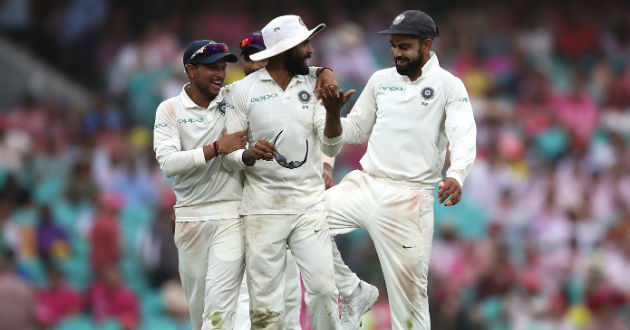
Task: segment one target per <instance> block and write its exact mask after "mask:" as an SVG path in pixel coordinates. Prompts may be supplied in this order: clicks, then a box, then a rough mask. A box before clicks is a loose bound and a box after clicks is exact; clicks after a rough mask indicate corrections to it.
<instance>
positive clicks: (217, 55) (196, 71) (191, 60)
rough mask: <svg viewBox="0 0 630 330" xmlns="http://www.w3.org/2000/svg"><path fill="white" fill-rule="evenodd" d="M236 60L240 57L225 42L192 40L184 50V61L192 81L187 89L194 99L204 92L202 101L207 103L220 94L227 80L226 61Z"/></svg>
mask: <svg viewBox="0 0 630 330" xmlns="http://www.w3.org/2000/svg"><path fill="white" fill-rule="evenodd" d="M236 61H238V58H237V57H236V55H234V54H232V53H230V52H229V51H228V47H227V45H226V44H224V43H219V42H214V41H212V40H197V41H193V42H191V43H190V44H189V45H188V46H187V47H186V51H184V58H183V62H184V68H185V70H186V74H187V75H188V77H189V78H190V82H191V84H190V85H189V89H188V90H187V91H188V92H190V93H191V98H192V99H193V101H194V100H195V97H201V95H199V94H202V95H203V98H204V100H203V102H202V103H204V104H206V103H210V101H211V100H212V99H214V98H215V97H216V96H217V95H219V91H220V90H221V87H222V86H223V81H224V80H225V69H226V67H227V64H226V62H232V63H233V62H236Z"/></svg>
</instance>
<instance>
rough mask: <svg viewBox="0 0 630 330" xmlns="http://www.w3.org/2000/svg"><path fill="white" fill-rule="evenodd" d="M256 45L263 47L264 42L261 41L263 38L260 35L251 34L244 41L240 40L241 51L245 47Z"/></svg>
mask: <svg viewBox="0 0 630 330" xmlns="http://www.w3.org/2000/svg"><path fill="white" fill-rule="evenodd" d="M251 45H257V46H262V47H265V42H264V41H263V37H262V36H261V35H257V34H252V35H249V36H247V37H245V39H243V40H241V49H244V48H245V47H247V46H251Z"/></svg>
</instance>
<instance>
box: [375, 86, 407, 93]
mask: <svg viewBox="0 0 630 330" xmlns="http://www.w3.org/2000/svg"><path fill="white" fill-rule="evenodd" d="M379 89H380V90H382V91H387V92H402V90H403V88H402V87H379Z"/></svg>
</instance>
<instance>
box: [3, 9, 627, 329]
mask: <svg viewBox="0 0 630 330" xmlns="http://www.w3.org/2000/svg"><path fill="white" fill-rule="evenodd" d="M406 9H421V10H424V11H426V12H427V13H429V14H430V15H431V16H433V18H434V19H435V20H436V22H437V25H438V26H439V29H440V38H438V39H437V41H436V42H435V43H434V50H435V52H436V53H437V55H438V58H439V60H440V63H441V65H442V67H444V68H446V69H447V70H449V71H451V72H452V73H454V74H455V75H457V76H458V77H460V78H461V79H462V80H463V81H464V83H465V85H466V87H467V89H468V92H469V94H470V97H471V100H472V105H473V110H474V114H475V118H476V122H477V126H478V137H477V143H478V155H477V160H476V162H475V165H474V167H473V169H472V172H471V174H470V176H469V177H468V179H467V181H466V183H465V186H464V197H463V200H462V202H461V203H460V204H459V205H457V206H456V207H452V208H444V207H441V206H439V205H437V204H436V206H435V222H436V226H435V236H434V241H433V250H432V258H431V265H430V271H429V295H430V301H431V304H430V307H431V318H432V323H433V328H434V329H471V330H472V329H527V330H536V329H598V330H599V329H630V69H629V66H628V62H629V60H630V25H629V23H630V22H629V18H630V16H629V14H630V4H629V3H628V2H627V1H598V2H581V1H571V2H566V3H565V2H547V1H523V0H516V1H510V2H509V3H508V2H503V1H501V2H500V1H482V0H474V1H466V2H465V3H460V2H457V1H453V0H442V1H403V0H389V1H387V2H379V1H373V0H367V1H365V0H361V1H359V0H351V1H344V2H340V1H332V0H323V1H319V2H306V1H288V0H285V1H269V0H265V1H261V0H249V1H247V0H231V1H229V3H225V2H210V1H195V0H179V1H176V2H175V1H166V0H153V1H123V0H109V1H108V0H58V1H48V0H0V72H1V73H2V74H0V227H1V228H2V232H1V234H2V235H0V255H1V258H0V328H3V329H4V328H7V327H8V328H12V329H17V328H19V329H27V328H28V329H79V328H80V329H91V328H98V329H136V328H137V329H186V328H189V327H190V324H189V321H188V312H187V307H186V299H185V296H184V294H183V291H182V289H181V285H180V284H179V279H178V277H177V254H176V251H175V247H174V244H173V241H172V234H171V232H170V227H169V221H168V217H169V215H170V213H171V207H172V205H173V204H174V195H173V193H172V191H171V190H170V186H169V184H170V183H169V181H168V180H167V179H166V178H165V177H164V175H163V174H162V173H161V171H160V170H159V168H158V166H157V163H156V161H155V157H154V154H153V150H152V127H153V122H154V116H155V110H156V107H157V105H158V104H159V103H160V102H161V101H162V100H164V99H166V98H168V97H171V96H174V95H177V94H178V93H179V92H180V90H181V87H182V85H183V84H184V83H185V82H186V76H185V74H184V70H183V66H182V62H181V61H182V60H181V58H182V53H183V49H184V47H185V46H186V44H188V43H189V42H190V41H192V40H195V39H213V40H215V41H221V42H226V43H227V44H228V45H229V46H230V48H231V50H232V51H233V52H236V53H238V52H239V51H240V50H239V49H238V43H239V41H240V40H241V38H242V37H243V36H245V35H246V34H248V33H250V32H252V31H254V30H258V29H260V28H261V27H262V26H264V25H265V24H266V23H267V22H268V21H269V20H271V19H272V18H274V17H276V16H278V15H281V14H289V13H293V14H299V15H301V16H302V18H303V19H304V21H305V22H306V24H307V26H309V27H312V26H315V24H318V23H320V22H325V23H327V24H328V27H327V28H326V29H325V30H324V31H323V32H322V33H320V34H318V35H317V36H316V37H315V38H314V39H313V45H314V49H315V54H314V56H313V58H312V59H311V61H310V64H311V65H319V66H324V65H325V66H330V67H332V68H334V70H335V73H336V74H337V75H338V77H339V79H340V82H341V87H342V88H344V89H349V88H357V89H358V90H359V91H360V90H361V88H362V86H363V85H364V84H365V82H366V81H367V79H368V78H369V77H370V75H371V74H372V73H373V72H374V71H376V70H378V69H381V68H385V67H390V66H392V65H393V61H392V58H391V55H390V52H389V41H388V39H387V37H383V36H379V35H377V34H376V33H375V32H376V31H378V30H381V29H383V28H386V27H388V26H389V24H390V23H391V21H392V19H393V18H394V17H395V16H396V15H397V14H399V13H400V12H402V11H403V10H406ZM228 70H229V77H228V80H229V81H234V80H237V79H240V78H241V77H243V72H242V69H241V68H240V66H239V64H234V65H230V66H229V68H228ZM229 81H228V82H229ZM355 95H357V96H358V94H355ZM354 99H355V100H356V96H355V97H354ZM348 108H349V107H346V108H345V111H347V109H348ZM419 129H420V128H419ZM365 148H366V146H365V145H358V146H354V145H346V146H345V147H344V148H343V151H342V153H341V155H340V156H338V157H337V163H336V167H335V180H336V182H338V181H339V180H340V179H341V178H342V177H343V176H344V175H345V174H346V173H347V172H349V171H350V170H352V169H354V168H358V167H359V163H358V161H359V159H360V157H361V156H362V154H363V152H364V151H365ZM393 156H395V155H393ZM338 244H339V247H340V249H341V250H342V251H341V252H342V255H343V256H344V259H345V260H346V262H347V263H348V265H349V266H350V267H351V268H352V269H353V270H354V271H356V272H357V273H358V274H359V276H361V277H362V278H364V279H366V280H367V281H369V282H372V283H374V284H376V285H377V286H378V287H379V289H380V291H381V297H380V298H379V300H378V302H377V304H376V305H375V307H374V308H373V310H372V311H371V312H370V313H369V314H368V317H367V319H365V321H364V322H363V328H365V329H388V328H389V327H390V325H389V324H390V323H389V322H390V319H389V310H388V304H387V298H386V294H385V293H386V290H385V285H384V281H383V278H382V273H381V270H380V266H379V262H378V258H377V256H376V253H375V251H374V248H373V246H372V244H371V241H370V240H369V237H368V235H367V233H366V232H365V231H363V230H359V231H355V232H353V233H351V234H348V235H345V236H343V237H339V238H338Z"/></svg>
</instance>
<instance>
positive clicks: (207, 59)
mask: <svg viewBox="0 0 630 330" xmlns="http://www.w3.org/2000/svg"><path fill="white" fill-rule="evenodd" d="M222 59H225V61H226V62H231V63H234V62H238V57H236V55H234V54H232V53H219V54H212V55H201V56H197V58H194V59H193V62H191V63H190V64H212V63H214V62H216V61H219V60H222Z"/></svg>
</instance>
